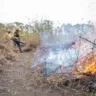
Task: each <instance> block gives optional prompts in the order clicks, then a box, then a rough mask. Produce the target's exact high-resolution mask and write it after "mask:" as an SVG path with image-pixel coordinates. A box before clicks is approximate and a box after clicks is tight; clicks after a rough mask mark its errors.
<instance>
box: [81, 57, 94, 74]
mask: <svg viewBox="0 0 96 96" xmlns="http://www.w3.org/2000/svg"><path fill="white" fill-rule="evenodd" d="M83 72H84V73H91V74H96V56H94V57H93V60H91V62H87V64H85V68H84V71H83Z"/></svg>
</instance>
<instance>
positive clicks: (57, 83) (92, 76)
mask: <svg viewBox="0 0 96 96" xmlns="http://www.w3.org/2000/svg"><path fill="white" fill-rule="evenodd" d="M43 68H44V65H43V64H41V65H39V66H38V67H37V69H36V70H35V71H34V72H33V74H32V79H31V80H32V81H31V82H32V84H33V85H34V86H37V87H38V86H41V87H44V86H48V87H50V86H51V88H56V89H58V90H60V91H61V92H62V93H64V94H65V93H66V94H69V93H71V92H72V94H71V95H69V96H72V95H73V96H91V95H92V96H95V93H96V56H94V55H93V53H92V52H91V53H89V54H87V55H86V56H85V57H83V58H82V59H81V60H79V61H78V62H77V63H76V66H75V67H74V68H73V70H72V72H70V73H60V74H56V73H55V74H52V75H51V76H49V77H46V76H45V77H44V76H43V75H42V70H43ZM61 68H62V67H61ZM63 69H64V67H63ZM64 96H65V95H64Z"/></svg>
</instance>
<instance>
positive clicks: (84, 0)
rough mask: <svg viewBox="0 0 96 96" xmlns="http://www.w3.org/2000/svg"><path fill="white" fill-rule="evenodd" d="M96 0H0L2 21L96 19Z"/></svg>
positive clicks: (84, 21)
mask: <svg viewBox="0 0 96 96" xmlns="http://www.w3.org/2000/svg"><path fill="white" fill-rule="evenodd" d="M95 17H96V1H95V0H0V22H5V23H8V22H15V21H18V22H23V23H27V22H30V21H35V20H41V19H48V20H52V21H54V22H56V23H72V24H76V23H86V22H88V21H89V20H93V21H95Z"/></svg>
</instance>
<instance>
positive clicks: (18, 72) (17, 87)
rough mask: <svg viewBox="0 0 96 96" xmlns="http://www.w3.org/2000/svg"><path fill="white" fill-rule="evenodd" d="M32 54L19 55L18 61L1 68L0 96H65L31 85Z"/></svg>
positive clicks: (55, 91)
mask: <svg viewBox="0 0 96 96" xmlns="http://www.w3.org/2000/svg"><path fill="white" fill-rule="evenodd" d="M33 53H34V52H26V53H21V54H19V55H18V60H16V61H14V62H13V63H10V62H9V64H5V65H3V66H2V67H1V69H0V96H66V95H63V94H62V93H61V92H60V91H57V90H51V89H50V88H48V89H47V88H40V87H39V86H38V87H37V88H36V87H34V86H33V85H32V84H31V82H30V79H31V74H32V70H31V66H32V57H33ZM70 96H72V95H70Z"/></svg>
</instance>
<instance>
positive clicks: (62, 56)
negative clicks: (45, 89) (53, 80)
mask: <svg viewBox="0 0 96 96" xmlns="http://www.w3.org/2000/svg"><path fill="white" fill-rule="evenodd" d="M87 30H88V29H87ZM64 32H65V31H61V32H54V33H50V32H49V33H48V32H42V33H41V34H40V36H41V40H42V43H41V45H40V46H39V48H38V49H37V52H36V53H35V58H34V65H33V66H32V68H33V69H36V68H37V66H38V65H40V64H44V65H45V66H44V69H43V71H42V73H43V75H44V76H50V75H51V74H53V73H54V74H56V73H64V72H71V70H72V67H74V66H75V63H76V61H77V60H79V59H80V58H82V57H83V56H84V55H86V54H87V53H88V52H91V48H92V47H93V46H92V44H90V43H89V42H86V41H84V40H82V41H83V42H82V41H81V39H80V38H79V37H78V36H79V35H82V36H84V37H90V35H92V31H91V32H88V33H87V34H84V33H83V34H82V33H79V34H78V33H76V32H74V31H73V32H71V33H64ZM94 38H95V37H94ZM90 39H92V38H90ZM61 66H63V67H64V69H61Z"/></svg>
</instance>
